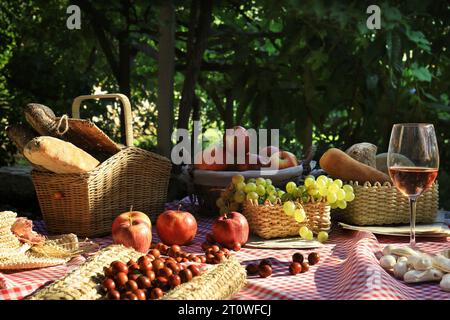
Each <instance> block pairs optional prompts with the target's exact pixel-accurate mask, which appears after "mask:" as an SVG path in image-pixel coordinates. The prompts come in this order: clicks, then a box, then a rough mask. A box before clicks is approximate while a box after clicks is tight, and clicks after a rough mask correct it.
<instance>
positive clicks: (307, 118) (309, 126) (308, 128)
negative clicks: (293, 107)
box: [296, 68, 314, 157]
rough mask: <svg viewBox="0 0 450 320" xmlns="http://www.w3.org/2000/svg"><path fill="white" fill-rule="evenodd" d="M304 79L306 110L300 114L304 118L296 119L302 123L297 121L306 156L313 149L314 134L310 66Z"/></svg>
mask: <svg viewBox="0 0 450 320" xmlns="http://www.w3.org/2000/svg"><path fill="white" fill-rule="evenodd" d="M303 81H304V97H305V98H304V103H305V105H304V106H305V112H304V113H299V114H298V116H299V117H300V118H301V119H302V120H299V119H298V118H297V120H296V121H297V122H298V121H300V123H299V124H297V123H296V125H297V129H300V131H299V132H297V134H298V135H299V140H300V142H301V143H302V145H303V150H302V153H303V157H304V156H306V155H307V153H308V152H309V151H310V150H311V149H312V134H313V121H312V116H311V113H310V112H311V106H312V103H313V98H314V82H313V77H312V73H311V70H310V69H309V68H305V71H304V73H303ZM300 127H301V128H300Z"/></svg>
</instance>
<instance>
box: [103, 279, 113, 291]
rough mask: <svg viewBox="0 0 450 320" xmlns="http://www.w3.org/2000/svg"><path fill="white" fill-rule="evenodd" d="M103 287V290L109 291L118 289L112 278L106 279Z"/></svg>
mask: <svg viewBox="0 0 450 320" xmlns="http://www.w3.org/2000/svg"><path fill="white" fill-rule="evenodd" d="M102 285H103V288H105V289H106V290H108V291H111V290H114V289H116V283H115V282H114V280H113V279H111V278H106V279H105V280H103V283H102Z"/></svg>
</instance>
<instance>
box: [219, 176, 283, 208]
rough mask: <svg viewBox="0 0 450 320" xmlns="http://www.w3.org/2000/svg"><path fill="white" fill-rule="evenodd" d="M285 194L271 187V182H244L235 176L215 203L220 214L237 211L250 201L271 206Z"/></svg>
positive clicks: (242, 178)
mask: <svg viewBox="0 0 450 320" xmlns="http://www.w3.org/2000/svg"><path fill="white" fill-rule="evenodd" d="M284 193H285V192H284V191H282V190H280V189H279V188H276V187H274V186H273V185H272V180H270V179H264V178H261V177H259V178H256V179H255V178H251V179H248V180H247V181H245V178H244V177H243V176H242V175H235V176H233V177H232V178H231V184H230V185H228V187H227V188H226V189H225V190H224V191H222V193H221V194H220V197H219V198H218V199H217V201H216V205H217V207H219V209H220V213H226V212H230V211H239V209H240V207H241V205H242V204H243V203H244V202H245V201H247V200H251V201H253V202H257V203H258V204H264V203H266V201H267V202H270V203H272V204H274V203H276V202H277V201H281V200H280V198H281V196H282V195H283V194H284Z"/></svg>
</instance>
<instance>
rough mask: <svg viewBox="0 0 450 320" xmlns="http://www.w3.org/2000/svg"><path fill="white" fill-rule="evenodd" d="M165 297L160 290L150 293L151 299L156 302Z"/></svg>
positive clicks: (155, 289)
mask: <svg viewBox="0 0 450 320" xmlns="http://www.w3.org/2000/svg"><path fill="white" fill-rule="evenodd" d="M163 295H164V292H163V291H162V290H161V289H160V288H153V289H152V291H150V299H152V300H156V299H160V298H162V296H163Z"/></svg>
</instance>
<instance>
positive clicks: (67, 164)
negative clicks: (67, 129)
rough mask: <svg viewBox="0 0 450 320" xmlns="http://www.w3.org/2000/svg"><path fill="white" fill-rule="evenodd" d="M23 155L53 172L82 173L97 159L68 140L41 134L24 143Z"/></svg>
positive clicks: (90, 168)
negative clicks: (41, 135)
mask: <svg viewBox="0 0 450 320" xmlns="http://www.w3.org/2000/svg"><path fill="white" fill-rule="evenodd" d="M23 155H24V156H25V157H26V158H27V159H28V160H29V161H30V162H31V163H33V164H36V165H39V166H42V167H44V168H46V169H47V170H49V171H52V172H55V173H83V172H88V171H90V170H92V169H94V168H95V167H96V166H97V165H98V164H99V161H98V160H97V159H95V158H94V157H92V156H91V155H90V154H89V153H87V152H85V151H83V150H81V149H80V148H78V147H76V146H74V145H73V144H71V143H70V142H66V141H63V140H60V139H58V138H53V137H48V136H43V137H37V138H34V139H32V140H31V141H30V142H28V143H27V144H26V145H25V148H24V149H23Z"/></svg>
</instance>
